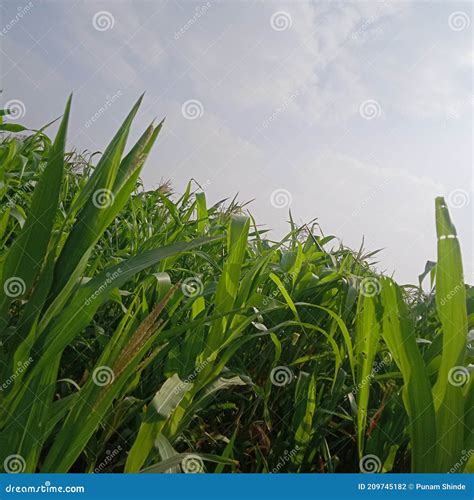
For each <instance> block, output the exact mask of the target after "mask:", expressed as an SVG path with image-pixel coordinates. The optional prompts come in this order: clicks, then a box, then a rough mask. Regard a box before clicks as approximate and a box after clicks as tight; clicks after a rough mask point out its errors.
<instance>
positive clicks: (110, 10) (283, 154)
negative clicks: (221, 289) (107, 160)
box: [0, 0, 474, 282]
mask: <svg viewBox="0 0 474 500" xmlns="http://www.w3.org/2000/svg"><path fill="white" fill-rule="evenodd" d="M0 9H1V10H0V14H1V18H0V51H1V52H0V62H1V68H0V69H1V71H0V72H1V75H2V84H1V87H2V88H3V92H2V99H3V103H4V104H5V103H6V102H11V101H13V102H16V106H17V109H18V113H19V114H20V115H22V116H18V117H17V119H19V120H20V121H22V122H23V123H26V124H27V125H30V126H32V127H38V126H41V125H43V124H45V123H46V122H47V121H49V120H51V119H53V118H55V117H57V116H59V115H60V114H61V112H62V109H63V106H64V103H65V100H66V98H67V95H68V94H69V93H70V92H71V91H74V105H73V117H72V124H71V133H70V138H69V142H70V144H71V145H75V146H76V147H77V148H78V149H87V150H89V151H100V150H103V149H104V146H105V145H106V143H107V141H108V140H110V138H111V136H112V134H113V132H114V131H115V129H116V128H117V126H118V125H119V123H120V121H121V120H122V119H123V117H124V115H125V114H126V112H127V111H128V109H129V108H130V106H131V104H132V103H133V102H134V101H135V100H136V98H137V96H138V95H139V94H141V93H142V92H143V91H146V97H145V100H144V106H143V109H142V110H141V111H140V114H139V117H138V119H137V121H136V124H135V129H134V137H137V136H138V135H139V133H140V132H141V131H142V129H143V128H144V127H145V126H146V125H147V124H148V122H149V121H151V120H152V119H153V118H155V117H158V118H162V117H164V116H166V125H165V128H164V131H163V133H162V135H161V136H160V139H159V141H158V145H157V147H156V148H155V151H154V153H153V154H152V156H151V158H150V159H149V161H148V162H147V164H146V165H145V168H144V171H143V179H144V182H145V185H146V186H147V187H148V188H152V187H153V186H156V185H158V184H159V183H160V181H161V180H162V179H170V180H171V181H172V183H173V186H174V189H175V190H176V191H177V192H181V191H182V190H183V189H184V187H185V184H186V182H187V181H188V180H189V179H190V178H191V177H193V178H195V179H196V180H198V181H199V182H200V183H201V184H202V185H203V187H204V188H205V190H206V193H207V196H208V197H209V199H210V200H211V201H217V200H220V199H222V198H224V197H227V196H229V197H232V196H233V195H234V194H235V193H237V192H238V193H239V197H240V199H241V200H250V199H254V201H253V202H252V204H251V209H252V212H253V213H254V215H255V217H256V219H257V222H258V223H260V224H262V225H265V226H266V227H269V228H272V229H273V230H274V234H275V235H281V234H283V233H284V232H285V231H286V230H287V228H288V226H287V224H286V220H287V219H288V208H291V211H292V213H293V215H294V217H295V219H296V220H297V221H299V222H306V221H309V220H311V219H313V218H317V219H318V222H319V224H320V226H321V228H322V230H323V231H324V233H325V234H334V235H336V236H337V237H338V238H340V239H341V240H342V241H343V243H344V244H346V245H348V246H352V247H357V248H358V247H359V246H360V243H361V240H362V236H364V238H365V246H366V248H367V249H369V250H374V249H378V248H383V249H384V250H383V252H382V253H381V254H380V264H379V268H380V269H382V270H387V272H392V271H394V270H396V272H395V277H396V278H398V279H399V280H401V281H402V282H413V281H414V280H416V277H417V275H418V274H419V273H420V272H421V271H422V270H423V268H424V264H425V262H426V260H427V259H432V260H434V259H435V255H436V253H435V252H436V238H435V227H434V197H435V196H437V195H445V196H446V197H447V199H448V204H450V206H451V208H452V210H451V211H452V215H453V218H454V220H455V223H456V225H457V227H458V232H459V234H460V239H461V244H462V249H463V254H464V260H465V262H466V277H467V280H468V281H469V282H472V281H474V279H473V278H474V271H473V267H472V262H473V260H474V259H473V256H474V255H473V245H472V222H473V220H472V219H473V217H472V208H473V204H474V200H473V196H472V194H473V182H472V156H473V155H472V149H473V148H472V142H473V141H472V138H473V134H472V125H473V104H474V100H473V98H474V93H473V88H472V81H473V79H472V66H473V47H472V40H473V37H472V32H473V24H474V17H473V4H472V3H471V2H446V1H444V2H432V1H428V2H418V1H416V2H415V1H414V2H409V1H390V0H385V1H382V0H375V1H370V2H359V1H358V2H335V1H331V2H329V1H313V2H303V1H291V2H289V1H287V2H277V1H265V2H262V1H250V0H249V1H241V0H239V1H237V0H236V1H233V0H227V1H224V0H222V1H219V2H216V1H209V2H206V1H198V2H192V1H184V0H182V1H178V0H175V1H166V2H165V1H160V0H155V1H141V0H134V1H117V0H115V1H104V2H96V1H90V0H89V1H74V0H71V1H47V2H46V1H38V0H37V1H33V0H32V1H31V2H28V1H23V0H21V1H9V2H8V3H3V4H2V6H0ZM20 14H21V15H20ZM17 101H18V102H17ZM132 138H133V137H132Z"/></svg>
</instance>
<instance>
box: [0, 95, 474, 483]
mask: <svg viewBox="0 0 474 500" xmlns="http://www.w3.org/2000/svg"><path fill="white" fill-rule="evenodd" d="M140 102H141V98H140V99H139V100H138V101H137V103H136V104H135V105H134V106H133V108H132V110H131V111H130V113H129V114H128V116H127V117H126V118H125V120H124V122H123V124H122V125H121V127H120V128H119V130H118V132H117V133H116V134H115V136H114V137H113V138H112V140H111V142H110V144H109V145H108V147H107V148H106V149H105V151H104V152H103V153H102V154H101V155H100V158H99V159H98V161H96V155H90V154H87V153H80V152H77V151H75V150H68V149H67V147H66V144H67V131H68V123H69V115H70V112H71V98H70V99H69V100H68V102H67V104H66V108H65V112H64V114H63V116H62V118H61V121H60V125H59V128H58V131H57V133H56V137H55V139H54V140H51V139H50V138H49V136H48V134H47V127H45V128H43V129H41V130H29V129H27V128H26V127H25V126H22V125H19V124H11V123H8V111H7V110H4V111H2V112H1V115H0V119H1V122H0V134H1V135H0V199H1V202H2V204H1V211H0V283H1V290H0V341H1V346H0V356H1V363H0V384H1V390H0V455H1V456H0V464H2V465H3V468H4V470H5V471H6V472H95V473H101V472H155V473H159V472H215V473H219V472H265V473H269V472H272V473H279V472H321V473H324V472H358V471H361V472H390V471H392V472H407V471H413V472H448V471H452V472H462V471H465V472H472V471H473V470H474V459H473V458H472V454H473V453H472V450H473V449H474V436H473V424H474V414H473V406H474V405H473V402H474V390H473V382H472V377H471V372H470V368H471V366H472V355H473V349H472V346H471V344H470V342H471V341H472V338H471V337H470V336H469V335H470V334H469V331H470V330H471V329H472V327H473V311H474V292H473V288H472V287H470V286H469V285H467V284H465V282H464V278H463V271H462V261H461V254H460V246H459V242H458V240H457V236H456V231H455V228H454V225H453V223H452V222H451V219H450V216H449V213H448V209H447V207H446V205H445V203H444V201H443V199H442V198H438V199H437V200H436V213H435V216H436V217H435V218H436V228H437V236H438V258H437V262H436V263H429V264H428V265H427V268H426V270H425V272H424V273H423V274H422V275H421V276H420V282H419V283H418V284H417V285H399V284H397V283H396V282H395V281H394V280H393V279H391V278H389V277H386V276H383V275H382V274H380V273H379V272H377V270H376V266H375V262H374V257H375V255H376V254H377V251H374V252H366V251H365V250H364V249H363V248H361V249H359V250H358V251H355V250H352V249H349V248H346V247H345V246H343V245H341V244H337V243H336V241H337V240H336V239H335V237H334V236H332V235H325V234H324V233H323V231H322V229H321V228H320V226H319V225H318V224H316V223H314V222H313V223H310V224H307V225H304V226H297V225H296V224H295V223H294V222H293V221H292V220H290V225H289V230H288V234H287V236H286V237H284V238H283V239H282V240H280V241H274V240H273V239H272V238H271V235H270V234H268V233H267V232H266V230H265V229H262V228H261V227H260V226H258V225H257V224H256V222H255V221H254V219H253V217H252V215H251V214H250V213H249V212H248V209H247V207H246V204H241V203H239V202H238V201H237V200H236V199H235V198H234V199H225V198H224V199H223V200H222V201H220V202H218V203H216V204H214V205H209V204H208V201H207V199H206V196H205V193H204V192H203V190H202V189H201V188H200V186H199V184H198V183H197V182H196V181H195V180H191V181H190V182H189V183H188V185H187V186H186V187H185V190H184V193H183V194H181V195H178V194H176V193H175V192H174V191H173V188H172V187H171V186H170V184H169V183H164V184H162V185H161V186H159V187H158V188H157V189H153V190H146V189H145V187H144V186H143V185H142V183H141V181H140V172H141V170H142V168H143V167H144V165H145V162H146V160H147V157H148V155H149V153H150V150H151V148H152V147H153V146H154V144H155V142H157V139H158V136H159V133H160V130H161V129H162V127H163V126H164V123H163V122H160V123H159V124H157V125H156V124H154V123H151V124H150V125H149V126H148V128H146V130H145V131H144V132H143V133H142V135H141V137H140V138H139V139H138V141H137V142H136V143H135V144H134V145H132V147H131V148H129V149H128V150H127V138H128V135H129V132H130V130H131V127H132V125H133V122H134V119H135V117H136V115H137V113H139V108H140ZM147 168H154V166H151V167H150V166H149V165H147ZM160 174H162V175H163V176H165V177H166V175H167V172H166V171H164V172H160ZM290 219H291V214H290ZM427 278H429V280H430V284H429V286H428V288H429V289H428V291H427V290H425V288H426V287H425V288H423V286H422V285H423V282H424V281H423V280H424V279H427Z"/></svg>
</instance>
